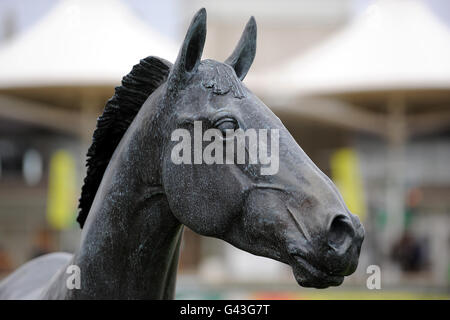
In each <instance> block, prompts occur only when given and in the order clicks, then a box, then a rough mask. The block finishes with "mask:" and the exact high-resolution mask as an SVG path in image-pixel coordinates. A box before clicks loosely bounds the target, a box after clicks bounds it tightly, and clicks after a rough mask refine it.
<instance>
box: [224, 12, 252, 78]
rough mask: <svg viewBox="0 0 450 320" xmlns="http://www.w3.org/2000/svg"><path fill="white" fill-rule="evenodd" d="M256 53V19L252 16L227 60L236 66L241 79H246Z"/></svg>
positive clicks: (235, 68) (235, 69) (227, 62)
mask: <svg viewBox="0 0 450 320" xmlns="http://www.w3.org/2000/svg"><path fill="white" fill-rule="evenodd" d="M255 54H256V21H255V18H254V17H251V18H250V20H249V21H248V22H247V25H246V26H245V29H244V32H243V33H242V36H241V39H240V40H239V42H238V44H237V46H236V48H235V49H234V51H233V53H232V54H231V56H230V57H229V58H228V59H227V60H226V61H225V63H226V64H229V65H230V66H232V67H233V68H234V71H235V72H236V75H237V76H238V77H239V79H241V80H244V78H245V76H246V75H247V72H248V70H249V69H250V66H251V65H252V62H253V59H255Z"/></svg>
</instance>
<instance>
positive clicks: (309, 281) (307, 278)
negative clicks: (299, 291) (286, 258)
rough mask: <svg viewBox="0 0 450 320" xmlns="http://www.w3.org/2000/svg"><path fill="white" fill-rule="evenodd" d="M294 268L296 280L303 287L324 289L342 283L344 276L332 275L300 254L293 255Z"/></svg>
mask: <svg viewBox="0 0 450 320" xmlns="http://www.w3.org/2000/svg"><path fill="white" fill-rule="evenodd" d="M293 258H294V263H293V264H292V270H293V273H294V277H295V280H296V281H297V282H298V284H299V285H301V286H302V287H313V288H318V289H324V288H328V287H331V286H333V287H335V286H339V285H341V284H342V282H343V281H344V276H338V275H332V274H329V273H327V272H325V271H322V270H320V269H319V268H317V267H315V266H313V265H312V264H311V263H309V262H307V261H306V260H305V259H304V258H302V257H301V256H299V255H295V256H293Z"/></svg>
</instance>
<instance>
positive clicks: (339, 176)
mask: <svg viewBox="0 0 450 320" xmlns="http://www.w3.org/2000/svg"><path fill="white" fill-rule="evenodd" d="M331 174H332V179H333V181H334V183H335V184H336V186H337V187H338V189H339V191H340V192H341V194H342V197H343V198H344V201H345V203H346V204H347V206H348V208H349V209H350V211H351V212H352V213H354V214H356V215H358V216H359V217H360V218H361V219H364V217H365V215H366V212H367V207H366V200H365V196H364V187H363V182H362V177H361V171H360V167H359V160H358V155H357V154H356V152H355V151H354V150H353V149H351V148H342V149H338V150H337V151H335V152H334V153H333V155H332V156H331Z"/></svg>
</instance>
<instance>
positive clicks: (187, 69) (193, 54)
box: [169, 8, 206, 80]
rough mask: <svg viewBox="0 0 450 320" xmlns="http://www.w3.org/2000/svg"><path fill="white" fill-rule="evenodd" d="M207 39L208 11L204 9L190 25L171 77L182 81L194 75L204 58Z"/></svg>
mask: <svg viewBox="0 0 450 320" xmlns="http://www.w3.org/2000/svg"><path fill="white" fill-rule="evenodd" d="M205 39H206V10H205V8H202V9H200V10H199V11H198V12H197V13H196V14H195V16H194V18H193V19H192V21H191V24H190V25H189V29H188V31H187V33H186V37H185V38H184V41H183V45H182V46H181V49H180V52H179V53H178V57H177V60H176V61H175V64H174V66H173V68H172V73H171V75H170V76H169V77H172V76H175V77H177V78H178V79H180V80H181V79H183V78H185V76H186V75H189V74H194V73H195V72H196V71H197V68H198V65H199V64H200V60H201V57H202V53H203V47H204V46H205Z"/></svg>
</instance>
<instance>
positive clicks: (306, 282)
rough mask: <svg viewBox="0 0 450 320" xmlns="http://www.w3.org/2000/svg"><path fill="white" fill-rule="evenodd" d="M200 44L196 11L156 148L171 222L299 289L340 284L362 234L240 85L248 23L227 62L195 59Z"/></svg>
mask: <svg viewBox="0 0 450 320" xmlns="http://www.w3.org/2000/svg"><path fill="white" fill-rule="evenodd" d="M205 37H206V12H205V10H204V9H202V10H200V11H199V12H198V13H197V14H196V15H195V17H194V18H193V20H192V22H191V25H190V27H189V29H188V31H187V34H186V37H185V39H184V42H183V44H182V46H181V49H180V52H179V54H178V58H177V60H176V62H175V63H174V65H173V66H172V68H171V70H170V73H169V75H168V79H167V82H166V84H165V86H164V89H162V90H164V91H165V93H164V94H163V96H164V103H165V104H166V111H165V113H164V116H163V117H162V118H164V120H163V122H164V127H165V130H166V132H170V133H171V135H169V134H167V135H166V136H165V137H164V141H165V142H164V146H163V147H162V150H163V153H162V155H161V166H162V167H161V170H162V171H161V172H162V185H163V188H164V192H165V194H166V196H167V200H168V203H169V206H170V209H171V211H172V212H173V215H174V216H175V217H176V218H177V219H178V220H179V221H180V222H181V223H182V224H184V225H186V226H188V227H189V228H191V229H192V230H194V231H195V232H197V233H199V234H201V235H205V236H212V237H217V238H220V239H223V240H225V241H227V242H229V243H230V244H232V245H234V246H236V247H237V248H240V249H242V250H245V251H247V252H250V253H252V254H255V255H260V256H264V257H268V258H272V259H275V260H278V261H281V262H284V263H287V264H289V265H290V266H291V267H292V269H293V272H294V275H295V278H296V280H297V282H298V283H299V284H300V285H302V286H312V287H318V288H323V287H328V286H336V285H340V284H341V283H342V282H343V279H344V276H347V275H350V274H351V273H353V272H354V271H355V269H356V267H357V264H358V258H359V253H360V248H361V244H362V242H363V238H364V229H363V227H362V225H361V223H360V221H359V219H358V217H357V216H355V215H353V214H352V213H350V211H349V209H348V208H347V206H346V205H345V203H344V201H343V199H342V197H341V195H340V194H339V191H338V190H337V189H336V187H335V185H334V184H333V182H332V181H331V180H330V179H329V178H328V177H327V176H326V175H325V174H324V173H322V172H321V170H320V169H319V168H318V167H317V166H316V165H315V164H314V163H313V161H312V160H311V159H310V158H309V157H308V156H307V155H306V153H305V152H304V151H303V150H302V149H301V148H300V146H299V145H298V144H297V142H296V141H295V140H294V138H293V137H292V136H291V135H290V133H289V132H288V130H287V129H286V128H285V127H284V125H283V124H282V122H281V121H280V120H279V119H278V118H277V117H276V116H275V114H273V113H272V112H271V110H270V109H269V108H268V107H267V106H266V105H264V103H263V102H261V100H259V99H258V98H257V97H256V96H255V95H254V94H253V93H252V92H251V91H250V90H249V89H247V88H246V86H245V85H244V84H243V83H242V80H243V79H244V77H245V75H246V74H247V72H248V70H249V68H250V66H251V64H252V61H253V59H254V56H255V52H256V23H255V20H254V18H253V17H252V18H251V19H250V21H249V22H248V23H247V25H246V27H245V30H244V32H243V35H242V37H241V39H240V41H239V43H238V45H237V47H236V48H235V50H234V51H233V53H232V54H231V56H230V57H229V58H228V59H227V60H226V61H225V62H218V61H215V60H209V59H208V60H201V56H202V51H203V47H204V43H205ZM229 133H230V134H229ZM239 135H240V137H241V138H242V137H243V139H239ZM269 136H270V137H269ZM255 137H256V138H255ZM199 139H200V142H199ZM238 140H240V146H241V147H242V146H243V148H244V149H242V150H243V153H241V154H240V155H239V152H236V150H237V149H238V147H239V143H238V142H237V141H238ZM208 142H210V143H208ZM230 142H233V143H234V149H233V148H228V146H229V145H233V143H230ZM189 148H190V149H189ZM269 149H270V150H271V155H270V157H271V158H268V157H266V158H265V159H264V157H262V156H263V155H264V154H265V152H267V154H268V152H269ZM212 150H213V151H212ZM229 150H232V152H228V151H229ZM233 150H234V151H233ZM267 154H266V155H267ZM267 159H269V160H272V161H271V162H270V163H269V162H268V161H267ZM239 160H241V161H239ZM263 160H265V162H264V161H263Z"/></svg>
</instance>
